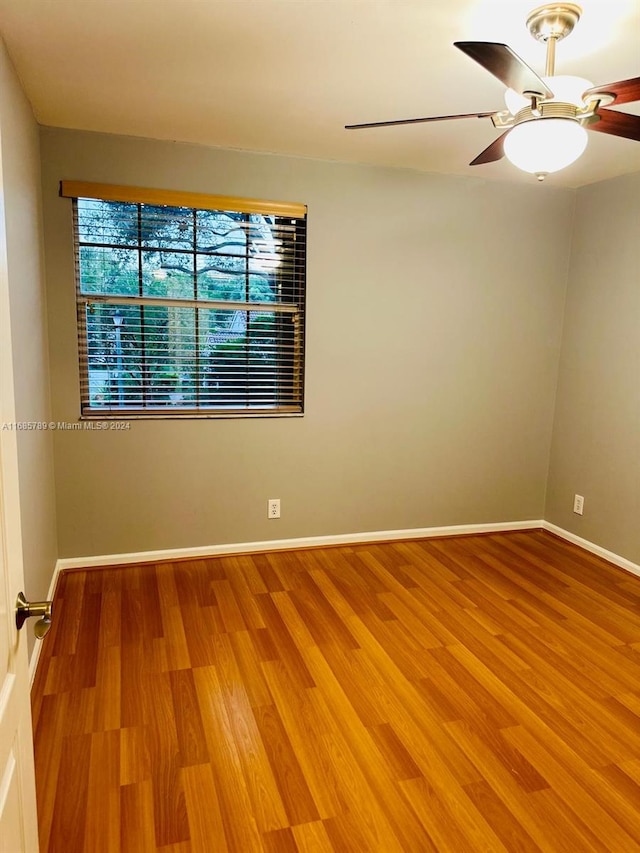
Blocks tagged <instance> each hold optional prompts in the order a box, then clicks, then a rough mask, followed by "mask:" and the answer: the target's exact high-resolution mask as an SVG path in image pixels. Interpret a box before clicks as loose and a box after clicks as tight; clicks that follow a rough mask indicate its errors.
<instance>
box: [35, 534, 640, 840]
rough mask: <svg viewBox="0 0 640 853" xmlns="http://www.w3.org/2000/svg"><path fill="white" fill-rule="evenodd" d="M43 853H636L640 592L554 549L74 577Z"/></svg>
mask: <svg viewBox="0 0 640 853" xmlns="http://www.w3.org/2000/svg"><path fill="white" fill-rule="evenodd" d="M44 643H45V645H44V648H43V650H42V657H41V661H40V665H39V669H38V673H37V677H36V684H35V687H34V691H33V711H34V731H35V749H36V774H37V784H38V804H39V825H40V838H41V849H42V851H64V853H76V851H78V853H80V851H87V853H99V851H118V853H120V851H124V853H134V851H135V853H143V851H144V853H147V851H165V853H169V851H171V853H187V852H188V851H191V853H209V852H210V851H211V853H218V851H221V852H222V851H226V850H228V851H233V853H251V851H267V853H290V851H300V853H312V851H332V850H334V851H365V852H366V853H369V851H381V853H392V851H425V852H426V851H434V850H438V851H452V853H453V851H455V853H463V851H473V853H477V851H489V852H490V853H497V851H503V853H504V851H508V853H514V851H536V850H542V851H558V853H560V851H562V853H576V852H577V851H587V850H588V851H614V853H632V851H640V578H636V577H634V576H632V575H629V574H626V573H625V572H623V571H622V570H619V569H617V568H615V567H613V566H611V565H610V564H608V563H606V562H604V561H601V560H599V559H598V558H596V557H594V556H592V555H590V554H588V553H586V552H584V551H581V550H579V549H578V548H575V547H574V546H571V545H569V544H567V543H565V542H562V541H561V540H559V539H556V538H555V537H553V536H551V535H550V534H547V533H544V532H542V531H531V532H524V533H505V534H492V535H487V536H471V537H464V538H456V539H440V540H424V541H410V542H399V543H394V544H383V545H362V546H354V547H340V548H330V549H322V550H309V551H297V552H282V553H273V554H258V555H252V556H237V557H225V558H217V559H208V560H199V561H192V562H189V561H187V562H176V563H160V564H157V565H145V566H135V567H126V568H116V569H101V570H90V571H74V572H67V573H65V574H63V576H62V577H61V580H60V583H59V590H58V592H57V594H56V601H55V618H54V622H53V627H52V630H51V632H50V634H49V636H48V637H47V638H46V639H45V641H44Z"/></svg>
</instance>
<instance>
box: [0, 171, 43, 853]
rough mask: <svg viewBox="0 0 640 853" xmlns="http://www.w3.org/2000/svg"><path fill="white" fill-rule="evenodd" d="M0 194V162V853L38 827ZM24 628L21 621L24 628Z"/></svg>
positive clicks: (32, 843)
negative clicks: (19, 622) (21, 613)
mask: <svg viewBox="0 0 640 853" xmlns="http://www.w3.org/2000/svg"><path fill="white" fill-rule="evenodd" d="M13 424H15V399H14V385H13V360H12V357H11V328H10V323H9V283H8V277H7V241H6V225H5V217H4V192H3V183H2V165H1V162H0V853H23V851H25V853H37V850H38V823H37V813H36V795H35V776H34V767H33V739H32V732H31V706H30V702H29V674H28V661H27V628H25V629H23V630H22V631H20V632H18V631H17V629H16V623H15V601H16V597H17V595H18V593H19V592H20V591H21V590H22V589H23V576H22V532H21V528H20V511H19V507H20V503H19V489H18V449H17V432H16V430H15V428H14V427H13ZM28 625H29V623H28V622H27V626H28Z"/></svg>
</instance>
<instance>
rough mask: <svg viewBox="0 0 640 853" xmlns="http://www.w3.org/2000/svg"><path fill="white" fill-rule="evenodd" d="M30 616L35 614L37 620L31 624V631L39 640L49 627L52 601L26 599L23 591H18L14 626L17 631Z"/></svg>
mask: <svg viewBox="0 0 640 853" xmlns="http://www.w3.org/2000/svg"><path fill="white" fill-rule="evenodd" d="M31 616H37V617H39V618H38V621H37V622H36V624H35V625H34V626H33V633H34V634H35V635H36V637H37V638H38V640H41V639H42V638H43V637H44V635H45V634H46V633H47V631H48V630H49V628H50V627H51V618H52V616H53V602H52V601H27V599H26V598H25V597H24V592H19V593H18V597H17V599H16V627H17V629H18V631H19V630H20V629H21V628H22V626H23V625H24V623H25V621H26V620H27V619H29V618H30V617H31Z"/></svg>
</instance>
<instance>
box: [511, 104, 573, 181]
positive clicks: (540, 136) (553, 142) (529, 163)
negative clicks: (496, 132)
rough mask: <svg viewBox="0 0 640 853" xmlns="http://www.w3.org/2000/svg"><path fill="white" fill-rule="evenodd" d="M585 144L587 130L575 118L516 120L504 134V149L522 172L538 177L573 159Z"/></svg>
mask: <svg viewBox="0 0 640 853" xmlns="http://www.w3.org/2000/svg"><path fill="white" fill-rule="evenodd" d="M586 147H587V131H586V130H585V129H584V127H582V125H581V124H580V123H579V122H577V121H576V120H575V119H570V118H539V119H534V120H531V121H524V122H522V123H521V124H517V125H516V126H515V127H514V128H512V129H511V130H510V131H509V133H508V134H507V135H506V137H505V140H504V153H505V155H506V157H507V159H508V160H509V161H510V162H511V163H513V165H514V166H516V167H517V168H518V169H522V171H523V172H530V173H531V174H533V175H537V176H538V177H540V176H543V177H544V175H547V174H549V173H550V172H558V171H559V170H560V169H564V168H565V167H566V166H569V165H570V164H571V163H573V162H575V161H576V160H577V159H578V158H579V157H580V156H581V155H582V154H583V152H584V150H585V148H586Z"/></svg>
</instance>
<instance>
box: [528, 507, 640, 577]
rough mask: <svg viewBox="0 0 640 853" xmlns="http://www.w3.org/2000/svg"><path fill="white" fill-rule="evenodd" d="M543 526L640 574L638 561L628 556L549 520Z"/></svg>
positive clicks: (603, 557)
mask: <svg viewBox="0 0 640 853" xmlns="http://www.w3.org/2000/svg"><path fill="white" fill-rule="evenodd" d="M541 527H542V528H543V529H544V530H548V531H549V533H554V534H555V535H556V536H559V537H560V538H561V539H566V541H567V542H571V543H572V544H573V545H578V546H579V547H580V548H584V550H585V551H590V552H591V553H592V554H596V555H597V556H598V557H602V559H603V560H608V561H609V562H610V563H613V564H614V566H618V567H619V568H621V569H624V570H625V571H627V572H631V574H634V575H638V576H640V566H639V565H638V564H637V563H632V562H631V560H627V559H626V557H620V556H619V555H618V554H614V553H613V551H607V549H606V548H602V547H601V546H600V545H596V544H594V543H593V542H589V540H588V539H583V538H582V537H581V536H576V534H575V533H570V532H569V531H568V530H564V529H563V528H562V527H556V525H555V524H551V522H549V521H543V522H542V524H541Z"/></svg>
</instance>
